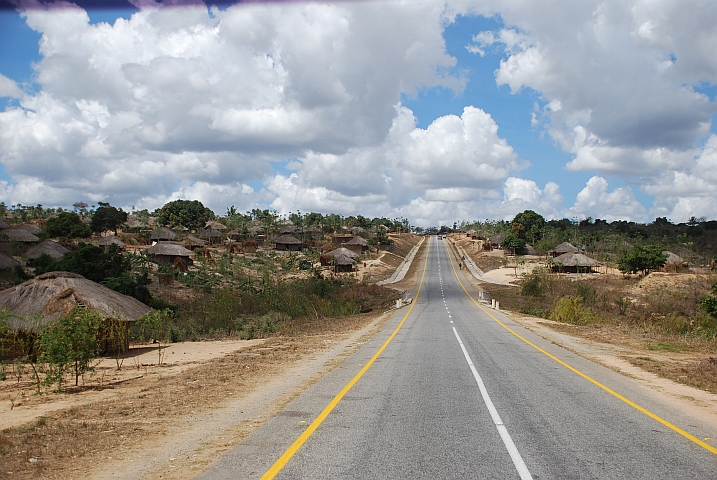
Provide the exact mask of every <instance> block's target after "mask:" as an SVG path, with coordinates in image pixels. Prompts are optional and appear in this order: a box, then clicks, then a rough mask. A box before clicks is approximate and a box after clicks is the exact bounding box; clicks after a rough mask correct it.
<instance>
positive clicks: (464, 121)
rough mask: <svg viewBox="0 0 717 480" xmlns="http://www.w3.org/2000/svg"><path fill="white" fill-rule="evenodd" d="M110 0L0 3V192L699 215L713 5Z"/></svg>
mask: <svg viewBox="0 0 717 480" xmlns="http://www.w3.org/2000/svg"><path fill="white" fill-rule="evenodd" d="M100 3H102V2H93V3H87V4H85V5H90V6H94V5H98V4H100ZM127 5H129V4H127ZM680 5H682V6H680ZM110 6H111V8H101V9H98V8H89V9H88V10H84V9H82V8H79V7H78V8H62V9H60V8H52V7H50V8H47V9H45V8H44V7H43V8H37V7H35V8H32V9H28V10H25V11H23V12H22V13H21V12H20V11H16V10H13V9H7V8H6V9H4V10H0V48H2V55H0V74H1V75H2V77H0V110H2V111H0V180H2V184H0V199H2V200H3V201H5V202H6V203H8V204H15V203H22V204H34V203H42V204H43V205H58V206H67V205H71V204H72V203H74V202H75V201H80V200H82V201H87V202H89V203H93V202H97V201H110V202H111V203H112V204H114V205H118V206H122V207H125V208H130V207H131V206H135V207H137V208H150V209H153V208H156V207H159V206H161V205H162V204H163V203H165V202H166V201H169V200H173V199H176V198H196V199H199V200H201V201H203V202H204V203H205V204H207V205H208V206H210V207H211V208H213V209H214V210H215V211H216V212H217V213H223V212H224V211H225V210H226V207H228V206H231V205H236V206H237V207H238V208H239V209H250V208H254V207H261V208H267V207H270V208H274V209H277V210H279V211H280V212H282V213H286V212H288V211H295V210H301V211H323V212H325V213H328V212H330V211H332V212H337V213H342V214H344V215H351V214H359V213H360V214H363V215H368V216H388V217H397V216H403V217H407V218H409V220H410V221H411V222H412V223H414V224H418V225H435V224H439V223H453V221H460V220H471V219H484V218H512V216H514V215H515V214H516V213H518V212H520V211H522V210H524V209H527V208H530V209H533V210H536V211H538V212H539V213H541V214H543V215H545V216H546V217H548V218H562V217H569V218H585V217H587V216H591V217H593V218H606V219H608V220H616V219H628V220H635V221H651V220H652V219H654V218H655V217H656V216H667V217H668V218H671V219H672V220H674V221H684V220H686V218H687V217H689V216H692V215H695V216H698V217H699V216H706V217H708V218H714V214H713V212H714V211H715V208H716V207H717V199H716V198H715V195H714V193H712V192H714V191H716V190H715V188H714V187H715V186H717V177H716V176H715V174H713V173H712V171H713V170H714V169H713V168H712V167H714V166H717V136H713V135H714V133H715V123H714V115H715V112H716V111H717V109H716V108H715V95H716V94H717V87H715V84H716V83H717V78H716V77H717V73H716V72H717V59H716V58H715V56H714V54H713V53H712V52H713V51H714V48H713V47H714V46H715V44H717V43H715V42H717V32H716V27H715V25H717V7H713V6H711V5H704V4H701V3H699V2H695V3H694V5H692V7H693V8H692V9H691V10H689V9H687V10H689V13H685V10H686V9H685V8H684V3H679V4H678V2H664V3H663V4H661V5H659V6H653V8H647V7H646V6H645V5H644V4H643V2H639V1H634V2H620V1H603V2H593V1H587V0H586V1H581V2H573V1H567V0H566V1H564V2H561V1H558V2H555V5H554V9H553V10H551V11H549V12H546V11H544V9H541V8H539V7H538V6H535V5H533V2H529V1H527V0H525V1H524V2H521V1H518V2H514V1H511V2H509V1H501V0H491V1H488V0H486V1H475V2H471V1H456V2H450V1H449V2H441V1H431V0H425V1H419V2H416V3H415V4H411V5H404V4H399V3H396V2H390V1H385V2H380V1H373V2H360V1H359V2H339V3H336V4H326V3H321V2H313V3H309V4H293V3H291V2H281V3H266V4H252V5H250V6H245V5H231V4H224V5H222V7H221V9H215V8H214V9H213V8H210V10H209V11H207V8H201V7H198V6H196V4H195V6H194V7H187V8H184V7H161V6H159V7H153V8H149V9H147V8H144V9H137V8H135V7H130V8H120V6H121V2H113V3H112V4H111V5H110ZM566 18H567V19H569V20H570V21H566ZM117 19H120V21H119V22H117V23H115V22H116V20H117ZM712 20H715V21H712ZM102 22H107V24H105V25H102V24H101V23H102ZM41 38H44V39H45V43H44V45H45V47H44V50H43V51H42V52H41V51H40V47H39V43H40V39H41Z"/></svg>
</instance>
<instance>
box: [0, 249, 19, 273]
mask: <svg viewBox="0 0 717 480" xmlns="http://www.w3.org/2000/svg"><path fill="white" fill-rule="evenodd" d="M18 265H21V263H20V262H18V261H17V260H15V259H14V258H12V257H11V256H10V255H5V254H4V253H0V270H12V269H13V268H15V267H17V266H18Z"/></svg>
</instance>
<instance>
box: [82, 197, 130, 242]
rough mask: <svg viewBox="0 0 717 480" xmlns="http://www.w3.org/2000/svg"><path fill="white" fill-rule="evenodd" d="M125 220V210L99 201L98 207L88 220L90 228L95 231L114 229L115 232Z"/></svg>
mask: <svg viewBox="0 0 717 480" xmlns="http://www.w3.org/2000/svg"><path fill="white" fill-rule="evenodd" d="M126 221H127V212H125V211H123V210H122V209H121V208H115V207H113V206H111V205H110V204H109V203H104V202H100V206H99V208H98V209H97V210H96V211H95V214H94V215H93V216H92V221H91V222H90V228H92V231H93V232H95V233H100V232H104V231H107V230H114V232H115V235H116V234H117V228H119V226H120V225H122V224H123V223H124V222H126Z"/></svg>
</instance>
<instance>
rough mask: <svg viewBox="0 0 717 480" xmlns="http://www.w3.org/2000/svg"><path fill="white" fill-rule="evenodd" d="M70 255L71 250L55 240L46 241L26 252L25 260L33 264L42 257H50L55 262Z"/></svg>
mask: <svg viewBox="0 0 717 480" xmlns="http://www.w3.org/2000/svg"><path fill="white" fill-rule="evenodd" d="M68 253H70V249H69V248H65V247H63V246H62V245H60V244H59V243H57V242H56V241H54V240H50V239H49V238H48V239H47V240H44V241H42V242H40V243H38V244H37V245H35V246H33V247H31V248H30V249H29V250H28V251H27V252H25V258H27V259H28V260H30V261H31V262H33V261H35V260H37V259H38V258H40V257H41V256H42V255H48V256H49V257H51V258H52V259H53V260H60V259H62V257H64V256H65V255H67V254H68Z"/></svg>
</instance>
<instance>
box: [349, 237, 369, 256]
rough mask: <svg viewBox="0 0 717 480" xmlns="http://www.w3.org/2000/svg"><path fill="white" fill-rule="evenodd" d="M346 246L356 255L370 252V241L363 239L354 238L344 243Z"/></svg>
mask: <svg viewBox="0 0 717 480" xmlns="http://www.w3.org/2000/svg"><path fill="white" fill-rule="evenodd" d="M344 246H345V247H346V248H348V249H349V250H351V251H353V252H354V253H362V252H365V251H366V250H368V241H366V239H365V238H362V237H354V238H352V239H351V240H349V241H348V242H346V243H344Z"/></svg>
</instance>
